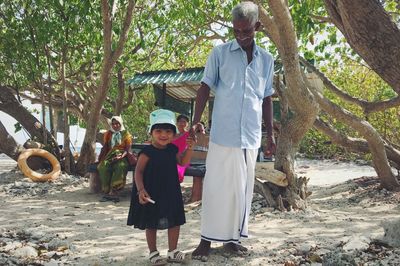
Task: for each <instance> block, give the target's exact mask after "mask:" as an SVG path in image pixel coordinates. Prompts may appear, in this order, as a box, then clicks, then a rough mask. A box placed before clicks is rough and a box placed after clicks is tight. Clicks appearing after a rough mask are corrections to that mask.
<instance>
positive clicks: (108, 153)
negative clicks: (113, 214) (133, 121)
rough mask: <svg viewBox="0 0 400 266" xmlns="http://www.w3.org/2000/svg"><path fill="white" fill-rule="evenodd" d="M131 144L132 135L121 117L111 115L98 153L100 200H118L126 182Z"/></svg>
mask: <svg viewBox="0 0 400 266" xmlns="http://www.w3.org/2000/svg"><path fill="white" fill-rule="evenodd" d="M131 145H132V136H131V134H130V133H129V132H128V131H126V130H125V128H124V125H123V122H122V118H121V117H120V116H113V117H112V118H111V128H110V130H108V131H107V132H106V133H105V134H104V145H103V148H102V149H101V152H100V155H99V162H100V163H99V165H98V166H97V170H98V171H99V177H100V183H101V190H102V192H103V193H104V196H103V198H101V199H100V201H114V202H118V201H119V198H118V194H117V193H118V191H119V190H121V189H122V188H124V186H125V184H126V174H127V172H128V166H129V163H128V160H127V157H126V156H127V154H128V152H129V151H130V148H131Z"/></svg>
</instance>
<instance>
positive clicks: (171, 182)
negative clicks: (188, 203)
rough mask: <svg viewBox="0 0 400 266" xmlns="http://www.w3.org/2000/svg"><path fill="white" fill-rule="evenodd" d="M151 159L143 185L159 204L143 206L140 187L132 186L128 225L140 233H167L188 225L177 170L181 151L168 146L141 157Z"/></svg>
mask: <svg viewBox="0 0 400 266" xmlns="http://www.w3.org/2000/svg"><path fill="white" fill-rule="evenodd" d="M142 153H143V154H146V155H147V156H148V157H149V158H150V159H149V161H148V163H147V165H146V168H145V170H144V174H143V183H144V187H145V189H146V191H147V192H148V193H149V195H150V197H151V198H152V199H153V200H154V201H155V202H156V203H155V204H152V203H147V204H144V205H142V204H140V203H139V197H138V195H137V189H136V186H135V185H133V186H132V196H131V206H130V208H129V214H128V223H127V224H128V225H133V226H134V227H135V228H139V229H142V230H144V229H167V228H171V227H174V226H178V225H182V224H184V223H185V222H186V219H185V212H184V208H183V200H182V192H181V187H180V184H179V180H178V171H177V168H176V164H177V161H176V154H177V153H178V148H177V147H176V146H175V145H173V144H168V145H167V147H166V148H165V149H158V148H156V147H154V146H153V145H149V146H146V147H145V148H143V150H142V151H141V152H140V153H139V156H140V155H141V154H142Z"/></svg>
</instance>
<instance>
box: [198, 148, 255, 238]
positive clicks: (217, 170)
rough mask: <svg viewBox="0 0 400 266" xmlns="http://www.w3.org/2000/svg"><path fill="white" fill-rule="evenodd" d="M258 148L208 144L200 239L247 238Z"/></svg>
mask: <svg viewBox="0 0 400 266" xmlns="http://www.w3.org/2000/svg"><path fill="white" fill-rule="evenodd" d="M257 151H258V150H257V149H241V148H232V147H225V146H221V145H218V144H215V143H212V142H210V143H209V149H208V154H207V159H206V169H207V171H206V175H205V177H204V183H203V196H202V210H201V238H202V239H204V240H207V241H216V242H225V243H226V242H234V243H238V242H239V241H240V238H242V237H248V221H249V215H250V208H251V201H252V198H253V188H254V172H255V165H256V159H257Z"/></svg>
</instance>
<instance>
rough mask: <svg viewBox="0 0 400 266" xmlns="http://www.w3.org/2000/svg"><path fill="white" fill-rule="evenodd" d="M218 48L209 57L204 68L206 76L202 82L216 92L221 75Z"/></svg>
mask: <svg viewBox="0 0 400 266" xmlns="http://www.w3.org/2000/svg"><path fill="white" fill-rule="evenodd" d="M217 49H218V48H217V47H215V48H214V49H213V50H212V51H211V54H210V55H209V56H208V59H207V63H206V66H205V68H204V75H203V78H202V80H201V82H204V83H205V84H207V85H208V87H210V89H212V90H215V88H216V86H217V83H218V75H219V67H218V66H219V62H218V50H217Z"/></svg>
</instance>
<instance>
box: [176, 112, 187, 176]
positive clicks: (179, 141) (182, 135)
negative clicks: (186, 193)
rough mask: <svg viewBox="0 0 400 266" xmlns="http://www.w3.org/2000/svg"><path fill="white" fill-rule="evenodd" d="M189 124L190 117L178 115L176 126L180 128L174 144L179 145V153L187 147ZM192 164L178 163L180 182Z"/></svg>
mask: <svg viewBox="0 0 400 266" xmlns="http://www.w3.org/2000/svg"><path fill="white" fill-rule="evenodd" d="M188 125H189V118H188V117H187V116H186V115H182V114H181V115H178V117H177V118H176V126H177V128H178V133H177V134H176V137H175V139H174V140H173V141H172V144H175V146H177V147H178V154H181V153H182V152H184V151H185V150H186V149H187V144H186V139H187V138H188V137H189V132H188V131H186V129H187V128H188ZM189 165H190V163H188V164H185V165H179V164H178V165H177V168H178V178H179V182H180V183H182V181H183V179H184V177H185V170H186V168H187V167H188V166H189Z"/></svg>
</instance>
